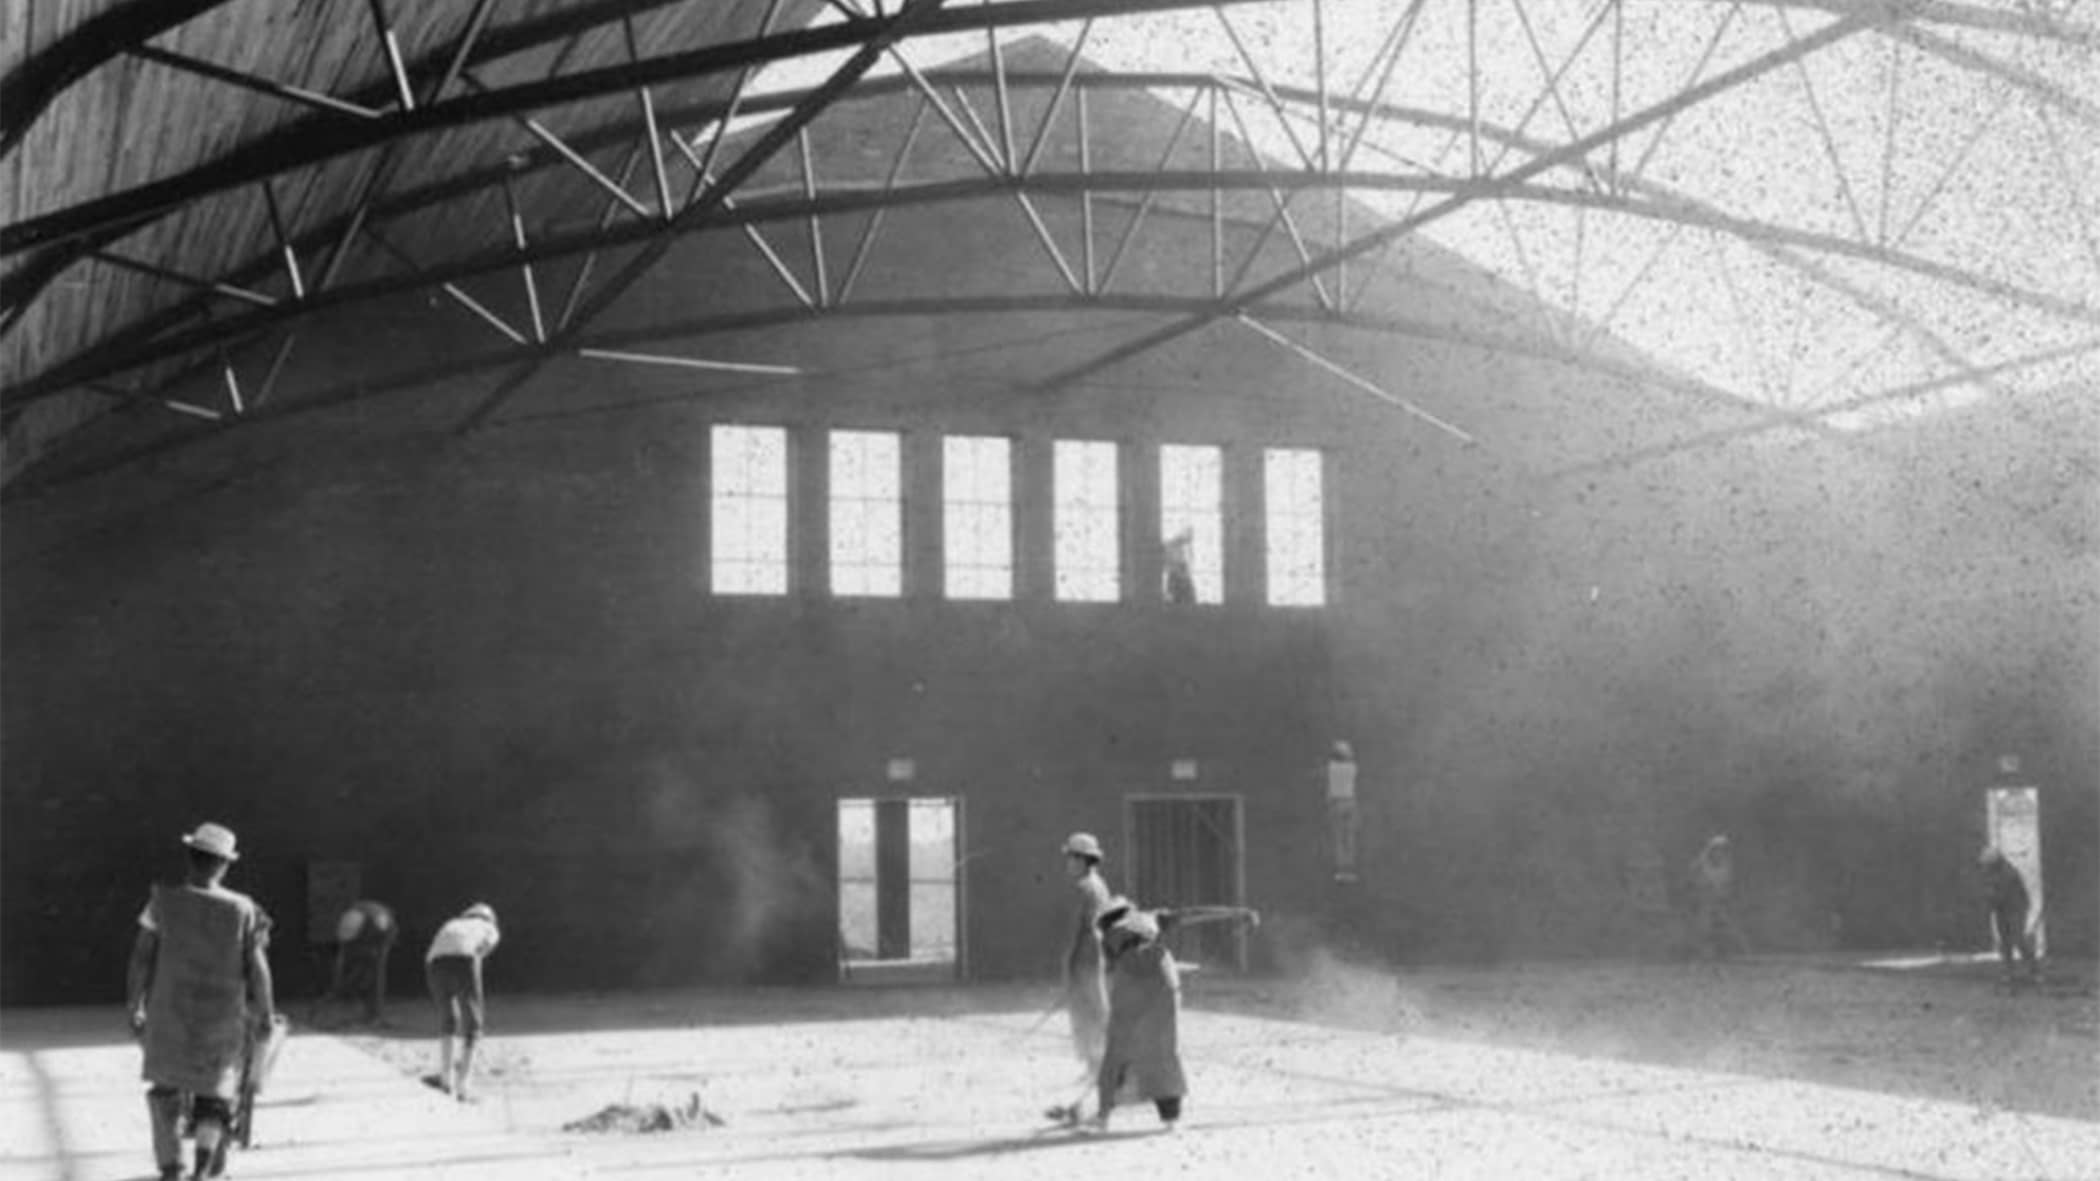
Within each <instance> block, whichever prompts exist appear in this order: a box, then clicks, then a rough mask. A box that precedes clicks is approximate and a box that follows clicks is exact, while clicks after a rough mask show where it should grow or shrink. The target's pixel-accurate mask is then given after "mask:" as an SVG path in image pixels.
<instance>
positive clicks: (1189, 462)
mask: <svg viewBox="0 0 2100 1181" xmlns="http://www.w3.org/2000/svg"><path fill="white" fill-rule="evenodd" d="M1224 470H1225V462H1224V453H1223V452H1222V451H1221V450H1219V449H1218V448H1216V447H1188V446H1175V445H1168V446H1164V447H1161V448H1160V449H1159V492H1160V520H1159V525H1160V542H1161V545H1162V547H1163V551H1164V563H1165V567H1166V581H1167V585H1166V587H1165V592H1166V595H1167V598H1168V599H1169V600H1173V599H1175V597H1176V595H1177V593H1189V592H1193V594H1194V596H1195V601H1196V602H1198V603H1222V602H1224V601H1225V560H1224V554H1225V544H1224V543H1225V509H1224V503H1225V500H1224ZM1176 567H1185V568H1186V573H1187V577H1188V583H1189V585H1188V586H1187V587H1185V588H1182V589H1181V590H1179V591H1177V587H1176V585H1175V583H1176V581H1177V575H1176Z"/></svg>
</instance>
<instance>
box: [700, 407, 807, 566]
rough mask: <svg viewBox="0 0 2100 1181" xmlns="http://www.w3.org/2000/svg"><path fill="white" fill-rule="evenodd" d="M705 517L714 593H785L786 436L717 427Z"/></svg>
mask: <svg viewBox="0 0 2100 1181" xmlns="http://www.w3.org/2000/svg"><path fill="white" fill-rule="evenodd" d="M710 465H711V470H712V473H713V493H714V494H713V498H712V500H713V503H712V506H711V511H710V514H709V526H710V530H711V540H712V542H713V551H714V552H713V555H712V561H711V563H710V575H711V579H712V583H713V587H714V590H715V593H717V594H746V595H780V594H786V593H787V573H788V557H787V520H788V514H787V431H786V430H784V429H782V428H780V427H743V426H717V427H715V428H714V429H713V431H712V432H711V436H710Z"/></svg>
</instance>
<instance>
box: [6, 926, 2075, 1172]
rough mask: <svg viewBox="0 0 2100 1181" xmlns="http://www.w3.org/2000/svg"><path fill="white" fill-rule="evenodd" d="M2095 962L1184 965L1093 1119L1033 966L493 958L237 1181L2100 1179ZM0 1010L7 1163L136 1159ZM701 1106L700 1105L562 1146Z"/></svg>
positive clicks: (82, 1089)
mask: <svg viewBox="0 0 2100 1181" xmlns="http://www.w3.org/2000/svg"><path fill="white" fill-rule="evenodd" d="M2092 981H2093V972H2092V970H2091V968H2090V967H2086V968H2084V969H2082V970H2079V971H2067V970H2064V969H2063V968H2062V966H2059V973H2058V980H2057V982H2056V983H2055V984H2054V986H2053V987H2052V988H2050V989H2048V990H2046V991H2045V992H2043V993H2040V994H2027V995H2020V996H2004V995H1999V994H1998V993H1997V992H1996V991H1995V990H1994V988H1993V984H1992V975H1991V973H1990V972H1989V970H1988V969H1987V968H1984V969H1978V968H1976V967H1973V966H1962V967H1957V968H1936V969H1929V970H1924V971H1914V972H1886V971H1867V970H1862V969H1860V968H1857V967H1839V966H1835V965H1832V964H1828V963H1822V964H1810V963H1805V962H1804V963H1775V962H1760V963H1749V964H1734V965H1728V966H1725V967H1720V968H1715V967H1707V966H1691V965H1628V964H1616V965H1554V966H1543V967H1540V966H1534V967H1524V968H1504V969H1495V970H1489V969H1470V970H1458V969H1442V970H1434V971H1404V972H1399V973H1393V972H1385V971H1372V970H1368V969H1359V968H1350V967H1346V966H1343V965H1341V964H1338V963H1334V962H1325V963H1321V964H1318V965H1315V967H1314V970H1313V971H1311V972H1310V973H1309V974H1308V975H1307V976H1306V977H1305V978H1303V979H1299V980H1292V981H1283V980H1229V979H1223V978H1217V977H1208V976H1203V975H1198V976H1196V977H1195V978H1194V979H1192V980H1191V982H1190V985H1189V988H1188V999H1189V1011H1188V1013H1187V1014H1186V1016H1185V1018H1184V1023H1183V1045H1184V1056H1185V1058H1186V1059H1187V1062H1188V1067H1189V1074H1190V1080H1189V1081H1190V1088H1191V1093H1190V1099H1189V1109H1188V1115H1187V1118H1186V1119H1185V1120H1184V1121H1183V1123H1184V1127H1183V1128H1182V1130H1181V1131H1179V1132H1178V1133H1176V1134H1174V1135H1171V1136H1164V1135H1160V1134H1158V1133H1157V1132H1156V1130H1155V1129H1156V1127H1157V1121H1156V1120H1155V1119H1154V1117H1153V1115H1152V1113H1151V1111H1150V1110H1149V1108H1144V1109H1134V1108H1131V1109H1123V1110H1121V1111H1119V1112H1118V1117H1117V1120H1116V1125H1115V1130H1114V1132H1113V1133H1112V1134H1110V1135H1108V1136H1105V1137H1101V1136H1086V1135H1080V1134H1075V1133H1072V1132H1069V1131H1066V1130H1062V1129H1058V1128H1054V1127H1052V1126H1050V1125H1049V1124H1047V1122H1046V1121H1044V1120H1043V1119H1042V1118H1041V1117H1040V1114H1039V1113H1040V1111H1041V1109H1042V1108H1043V1107H1044V1106H1045V1105H1047V1104H1048V1103H1051V1102H1053V1101H1059V1100H1064V1099H1068V1098H1070V1097H1071V1096H1072V1095H1073V1094H1074V1093H1076V1087H1075V1085H1074V1084H1075V1083H1076V1082H1077V1081H1078V1080H1077V1068H1076V1064H1074V1063H1073V1062H1072V1060H1071V1059H1070V1057H1069V1053H1068V1050H1067V1048H1066V1043H1065V1038H1064V1031H1063V1027H1062V1018H1061V1016H1060V1017H1056V1018H1053V1019H1052V1020H1049V1021H1047V1022H1040V1023H1039V1022H1038V1018H1039V1017H1040V1016H1041V1014H1042V1013H1043V1009H1042V1007H1041V1006H1042V1005H1043V1004H1045V1003H1047V1001H1048V993H1047V991H1046V990H1044V989H1042V988H1018V987H1016V988H973V989H927V988H918V989H905V988H895V989H881V990H851V989H837V990H818V991H785V990H781V991H748V992H737V993H676V994H669V993H666V994H640V995H637V994H623V995H616V996H602V997H562V998H550V997H526V996H518V995H515V994H511V993H507V992H506V991H505V990H504V989H503V987H502V980H501V976H500V974H497V975H496V976H495V979H494V987H495V993H494V996H493V997H492V1000H491V1019H492V1022H493V1035H492V1037H491V1039H490V1041H489V1043H488V1046H487V1049H486V1058H485V1063H484V1064H485V1067H486V1071H485V1074H484V1076H483V1083H484V1086H483V1093H482V1096H481V1100H480V1102H478V1103H477V1104H474V1105H472V1106H463V1105H460V1104H456V1103H454V1102H452V1101H451V1100H450V1099H448V1098H447V1097H445V1096H443V1095H440V1094H438V1093H437V1092H435V1091H432V1090H429V1089H427V1088H425V1087H424V1086H422V1085H421V1084H420V1083H419V1082H417V1081H416V1077H417V1076H418V1075H420V1074H423V1073H425V1072H427V1071H429V1070H430V1069H431V1068H432V1067H433V1065H434V1062H433V1057H434V1047H433V1043H432V1041H431V1039H430V1037H429V1036H428V1029H427V1026H428V1025H429V1024H430V1023H431V1022H432V1018H431V1015H430V1014H429V1013H428V1012H427V1011H426V1009H425V1007H424V1006H423V1005H422V1004H420V1003H418V1002H415V1001H412V1000H408V999H406V998H404V999H403V1000H401V1001H398V1002H397V1003H396V1006H395V1008H394V1012H393V1018H394V1020H395V1021H396V1022H397V1023H398V1025H397V1027H396V1028H395V1029H392V1030H387V1031H380V1032H377V1033H349V1032H346V1033H344V1034H343V1035H341V1036H328V1035H325V1034H322V1033H318V1032H315V1031H311V1030H307V1031H302V1032H301V1033H299V1034H298V1035H296V1036H295V1037H294V1038H293V1039H292V1042H291V1044H290V1045H289V1046H288V1047H287V1050H286V1055H285V1059H284V1061H283V1063H282V1064H281V1066H280V1076H279V1078H278V1080H276V1084H275V1085H273V1089H272V1092H271V1094H270V1095H269V1096H267V1097H266V1099H265V1101H264V1104H263V1107H262V1108H261V1110H260V1111H259V1113H258V1127H259V1135H260V1139H261V1143H260V1145H259V1147H258V1149H257V1150H256V1151H255V1152H253V1153H250V1154H247V1155H246V1156H244V1157H242V1158H240V1160H239V1161H238V1162H237V1163H238V1172H237V1174H236V1175H237V1176H239V1177H243V1178H250V1179H261V1178H286V1179H290V1178H299V1179H301V1181H323V1179H326V1178H343V1179H345V1181H348V1179H352V1178H357V1179H370V1178H384V1177H404V1178H406V1177H415V1178H424V1177H430V1178H438V1179H440V1181H469V1179H473V1181H479V1179H481V1178H497V1177H500V1178H504V1181H527V1179H532V1181H537V1179H541V1178H545V1179H559V1178H569V1177H575V1178H588V1177H626V1176H636V1177H646V1176H676V1177H735V1178H740V1179H741V1178H767V1177H772V1178H808V1177H839V1178H855V1179H859V1178H871V1177H905V1178H919V1177H930V1176H952V1177H957V1178H969V1179H971V1181H977V1179H979V1178H988V1179H1020V1178H1048V1177H1052V1176H1057V1177H1066V1176H1070V1175H1073V1174H1075V1173H1077V1174H1082V1175H1097V1176H1133V1175H1145V1174H1151V1175H1158V1174H1171V1175H1174V1176H1186V1177H1217V1176H1229V1175H1240V1176H1249V1177H1253V1176H1259V1177H1262V1178H1264V1179H1267V1178H1276V1177H1307V1178H1312V1177H1348V1178H1384V1177H1394V1178H1399V1177H1408V1178H1483V1179H1484V1178H1508V1177H1526V1178H1588V1177H1598V1178H1607V1177H1608V1178H1611V1179H1612V1181H1645V1179H1651V1178H1653V1179H1663V1178H1682V1177H1692V1176H1696V1177H1700V1178H1702V1179H1705V1178H1729V1177H1741V1178H1769V1177H1783V1178H1793V1177H1802V1178H1809V1177H1813V1178H1833V1179H1835V1178H1851V1179H1861V1178H1892V1177H1894V1178H1919V1179H1944V1181H1956V1179H1959V1181H2004V1179H2008V1178H2049V1179H2062V1181H2092V1179H2093V1178H2096V1177H2100V1163H2096V1162H2100V1071H2096V1069H2095V1062H2096V1052H2100V1028H2096V1027H2100V1005H2096V1000H2095V996H2094V991H2093V987H2092ZM4 1018H5V1022H4V1027H0V1175H4V1176H6V1177H8V1178H10V1179H11V1181H12V1179H14V1178H23V1179H27V1181H127V1179H129V1178H135V1177H144V1176H147V1175H148V1173H149V1170H147V1169H146V1168H145V1167H144V1166H145V1165H146V1164H147V1160H146V1152H145V1126H144V1123H145V1121H144V1113H143V1106H142V1104H141V1103H140V1101H139V1097H138V1084H137V1082H136V1081H135V1080H136V1075H137V1051H136V1049H135V1048H134V1047H132V1046H131V1045H130V1044H129V1043H128V1042H126V1041H125V1040H124V1039H123V1038H122V1037H121V1035H120V1034H118V1033H117V1031H116V1029H115V1028H114V1026H115V1022H114V1019H113V1018H112V1017H111V1016H110V1014H108V1013H107V1012H103V1011H100V1010H57V1011H53V1010H33V1011H10V1012H9V1013H7V1014H5V1015H4ZM695 1095H698V1096H700V1098H701V1101H702V1102H703V1103H704V1105H705V1107H706V1109H707V1110H708V1111H709V1112H710V1113H712V1114H713V1115H715V1116H717V1117H719V1119H720V1120H721V1122H720V1124H719V1125H709V1124H707V1123H706V1122H705V1121H702V1123H701V1126H696V1127H691V1128H687V1129H684V1130H678V1131H671V1132H665V1133H661V1134H653V1135H631V1134H630V1135H617V1134H615V1135H593V1134H586V1133H575V1132H563V1131H562V1130H561V1128H562V1125H564V1124H567V1123H570V1122H572V1121H575V1120H578V1119H582V1118H584V1117H587V1116H590V1115H592V1114H594V1113H596V1112H599V1111H601V1110H603V1109H604V1108H605V1107H607V1106H608V1105H610V1104H616V1103H628V1104H637V1105H645V1104H651V1103H664V1104H668V1105H675V1104H680V1103H686V1102H689V1101H690V1100H691V1099H692V1097H693V1096H695Z"/></svg>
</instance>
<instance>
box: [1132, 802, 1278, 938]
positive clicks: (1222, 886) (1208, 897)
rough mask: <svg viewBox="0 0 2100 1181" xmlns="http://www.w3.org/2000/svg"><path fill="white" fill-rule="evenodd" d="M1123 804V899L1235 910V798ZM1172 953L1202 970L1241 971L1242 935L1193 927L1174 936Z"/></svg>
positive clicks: (1239, 870) (1240, 862)
mask: <svg viewBox="0 0 2100 1181" xmlns="http://www.w3.org/2000/svg"><path fill="white" fill-rule="evenodd" d="M1124 798H1125V804H1124V808H1125V811H1124V819H1125V823H1126V824H1127V826H1128V828H1127V832H1128V836H1129V843H1128V845H1127V847H1128V848H1129V850H1130V882H1129V888H1128V889H1127V890H1126V893H1128V894H1129V895H1130V896H1131V897H1132V898H1134V899H1135V900H1136V901H1137V903H1138V905H1140V906H1144V907H1158V906H1238V905H1240V902H1241V896H1242V895H1241V887H1242V878H1243V876H1244V873H1245V867H1246V857H1245V849H1246V842H1245V839H1244V837H1245V833H1244V830H1243V828H1242V826H1241V818H1240V798H1239V797H1238V796H1233V795H1171V796H1164V795H1134V796H1126V797H1124ZM1174 955H1175V957H1176V958H1178V959H1182V960H1186V961H1188V962H1190V963H1200V964H1202V965H1204V966H1205V967H1207V968H1213V969H1216V968H1230V969H1232V970H1233V971H1236V972H1237V971H1244V970H1246V967H1247V938H1246V929H1245V928H1244V927H1242V926H1241V925H1240V924H1238V923H1212V924H1209V925H1206V926H1201V927H1192V928H1190V929H1189V930H1188V931H1186V932H1184V933H1183V934H1182V935H1180V936H1179V937H1178V940H1177V945H1176V946H1175V948H1174Z"/></svg>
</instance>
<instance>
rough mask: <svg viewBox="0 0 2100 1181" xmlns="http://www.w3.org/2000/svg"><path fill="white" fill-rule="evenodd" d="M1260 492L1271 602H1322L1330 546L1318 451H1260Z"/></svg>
mask: <svg viewBox="0 0 2100 1181" xmlns="http://www.w3.org/2000/svg"><path fill="white" fill-rule="evenodd" d="M1262 493H1263V509H1264V512H1263V518H1262V519H1263V521H1264V523H1265V524H1266V525H1267V527H1268V551H1269V552H1268V576H1269V605H1270V606H1272V607H1318V606H1321V605H1322V604H1324V603H1326V601H1327V552H1326V551H1327V545H1326V515H1325V511H1324V508H1323V505H1322V496H1321V488H1320V453H1319V452H1318V451H1308V450H1299V449H1284V448H1271V449H1269V450H1266V451H1264V452H1262Z"/></svg>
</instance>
